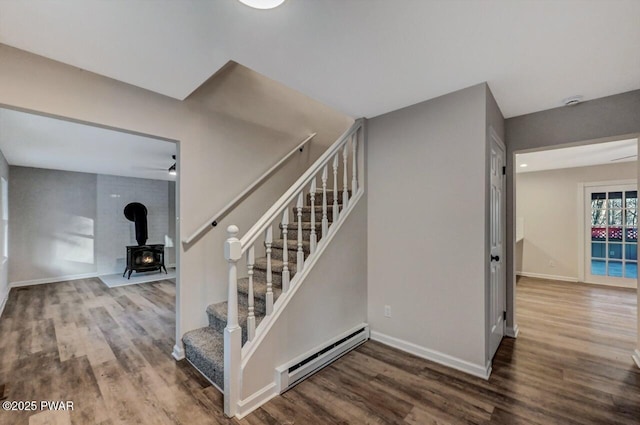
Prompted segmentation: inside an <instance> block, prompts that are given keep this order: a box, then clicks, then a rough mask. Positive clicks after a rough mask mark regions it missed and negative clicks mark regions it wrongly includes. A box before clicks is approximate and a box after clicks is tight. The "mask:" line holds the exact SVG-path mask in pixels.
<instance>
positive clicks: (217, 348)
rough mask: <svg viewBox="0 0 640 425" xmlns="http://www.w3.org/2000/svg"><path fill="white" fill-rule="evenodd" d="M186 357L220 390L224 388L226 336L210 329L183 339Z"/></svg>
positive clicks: (204, 329) (196, 330)
mask: <svg viewBox="0 0 640 425" xmlns="http://www.w3.org/2000/svg"><path fill="white" fill-rule="evenodd" d="M182 341H183V342H184V348H185V356H186V357H187V359H188V360H189V361H190V362H191V363H193V364H194V365H195V367H197V368H198V369H199V370H200V371H201V372H202V373H203V374H204V375H205V376H207V377H208V378H209V379H210V380H211V381H213V382H214V383H215V384H216V385H217V386H218V387H219V388H224V335H223V334H221V333H219V332H217V331H216V330H214V329H212V328H210V327H204V328H200V329H195V330H193V331H189V332H187V333H186V334H184V336H183V337H182Z"/></svg>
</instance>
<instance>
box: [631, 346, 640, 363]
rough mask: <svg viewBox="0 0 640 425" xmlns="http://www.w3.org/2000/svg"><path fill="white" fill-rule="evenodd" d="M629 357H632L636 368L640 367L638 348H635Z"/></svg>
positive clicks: (639, 349)
mask: <svg viewBox="0 0 640 425" xmlns="http://www.w3.org/2000/svg"><path fill="white" fill-rule="evenodd" d="M631 357H633V361H634V362H636V366H638V367H640V348H636V350H635V351H634V352H633V355H632V356H631Z"/></svg>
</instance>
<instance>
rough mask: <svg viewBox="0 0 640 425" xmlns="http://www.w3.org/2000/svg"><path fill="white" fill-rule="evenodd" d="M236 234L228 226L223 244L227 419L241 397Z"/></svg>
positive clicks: (239, 248) (240, 255) (225, 403)
mask: <svg viewBox="0 0 640 425" xmlns="http://www.w3.org/2000/svg"><path fill="white" fill-rule="evenodd" d="M238 231H239V230H238V227H237V226H233V225H232V226H229V227H228V228H227V233H228V235H229V238H228V239H227V240H226V242H225V244H224V258H225V260H227V263H228V264H229V282H228V283H229V286H228V301H227V326H226V327H225V328H224V394H225V397H224V413H225V414H226V415H227V416H229V417H233V416H235V414H236V410H237V406H238V401H239V396H240V391H239V384H240V360H241V357H240V352H241V349H242V329H241V328H240V326H239V325H238V269H237V262H238V260H239V259H240V258H241V257H242V245H241V244H240V240H239V239H238V238H237V237H236V236H237V235H238Z"/></svg>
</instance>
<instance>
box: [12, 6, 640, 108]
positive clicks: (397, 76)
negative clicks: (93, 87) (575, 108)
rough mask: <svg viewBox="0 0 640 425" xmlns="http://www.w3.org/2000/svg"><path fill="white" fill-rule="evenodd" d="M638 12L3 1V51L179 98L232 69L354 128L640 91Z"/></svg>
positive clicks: (632, 9)
mask: <svg viewBox="0 0 640 425" xmlns="http://www.w3.org/2000/svg"><path fill="white" fill-rule="evenodd" d="M638 16H640V2H638V1H637V0H619V1H616V2H611V1H594V2H584V1H581V0H565V1H560V2H513V1H511V0H487V1H482V2H479V1H478V2H474V1H464V2H458V1H456V2H448V1H426V0H425V1H417V0H402V1H367V2H365V1H356V0H349V1H333V0H287V1H285V3H284V4H283V5H282V6H281V7H278V8H276V9H273V10H268V11H262V10H255V9H251V8H249V7H247V6H245V5H243V4H241V3H240V2H238V1H235V0H216V1H200V0H181V1H165V2H160V3H159V2H148V1H130V0H112V1H108V2H105V1H102V0H54V1H47V2H41V1H3V2H0V42H1V43H4V44H7V45H10V46H14V47H17V48H19V49H23V50H26V51H29V52H32V53H35V54H39V55H42V56H45V57H48V58H51V59H54V60H57V61H60V62H64V63H67V64H70V65H74V66H77V67H80V68H83V69H86V70H89V71H92V72H95V73H98V74H101V75H105V76H107V77H110V78H114V79H117V80H120V81H123V82H126V83H129V84H133V85H136V86H139V87H142V88H145V89H148V90H151V91H154V92H158V93H161V94H164V95H167V96H170V97H174V98H177V99H184V98H186V97H187V96H189V94H191V93H192V92H193V91H194V90H196V89H197V88H198V87H199V86H200V85H201V84H202V83H203V82H204V81H206V80H207V79H208V78H209V77H210V76H211V75H212V74H214V73H215V72H216V71H217V70H218V69H219V68H221V67H222V66H223V65H224V64H225V63H227V62H228V61H229V60H234V61H236V62H239V63H241V64H243V65H245V66H247V67H249V68H252V69H254V70H255V71H257V72H260V73H262V74H264V75H266V76H268V77H270V78H272V79H274V80H276V81H279V82H281V83H283V84H285V85H287V86H289V87H291V88H294V89H296V90H298V91H300V92H302V93H304V94H306V95H308V96H310V97H312V98H314V99H316V100H319V101H321V102H323V103H325V104H327V105H328V106H331V107H333V108H336V109H338V110H340V111H342V112H344V113H346V114H348V115H351V116H368V117H372V116H376V115H379V114H381V113H384V112H388V111H391V110H395V109H398V108H401V107H404V106H407V105H410V104H413V103H416V102H420V101H423V100H426V99H430V98H433V97H437V96H439V95H442V94H445V93H449V92H452V91H455V90H458V89H461V88H464V87H467V86H470V85H474V84H476V83H479V82H482V81H488V82H489V84H490V86H491V89H492V91H493V92H494V95H495V97H496V99H497V101H498V104H499V105H500V108H501V109H502V111H503V113H504V115H505V116H507V117H510V116H515V115H520V114H524V113H529V112H534V111H538V110H543V109H548V108H552V107H556V106H560V99H562V98H564V97H566V96H569V95H573V94H581V95H583V96H584V97H585V99H593V98H597V97H602V96H607V95H611V94H615V93H621V92H625V91H629V90H634V89H638V88H640V49H637V40H640V26H639V25H637V17H638Z"/></svg>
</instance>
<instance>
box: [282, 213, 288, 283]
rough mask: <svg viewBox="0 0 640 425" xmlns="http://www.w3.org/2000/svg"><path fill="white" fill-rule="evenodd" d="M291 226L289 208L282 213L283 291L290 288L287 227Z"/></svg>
mask: <svg viewBox="0 0 640 425" xmlns="http://www.w3.org/2000/svg"><path fill="white" fill-rule="evenodd" d="M288 227H289V209H288V208H285V209H284V212H283V213H282V239H283V245H282V292H283V293H286V292H287V291H288V290H289V243H288V242H287V232H288V230H287V228H288Z"/></svg>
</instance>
